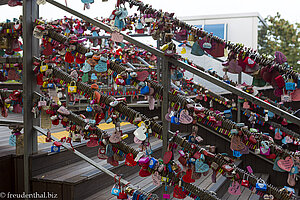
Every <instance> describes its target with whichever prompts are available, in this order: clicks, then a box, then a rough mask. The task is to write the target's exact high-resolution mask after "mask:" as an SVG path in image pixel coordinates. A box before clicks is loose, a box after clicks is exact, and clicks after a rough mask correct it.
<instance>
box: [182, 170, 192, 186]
mask: <svg viewBox="0 0 300 200" xmlns="http://www.w3.org/2000/svg"><path fill="white" fill-rule="evenodd" d="M192 173H193V171H192V170H191V169H188V170H186V174H185V175H184V176H183V177H182V180H183V181H184V182H186V183H194V182H195V179H192Z"/></svg>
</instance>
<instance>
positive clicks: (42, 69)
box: [40, 63, 48, 72]
mask: <svg viewBox="0 0 300 200" xmlns="http://www.w3.org/2000/svg"><path fill="white" fill-rule="evenodd" d="M47 70H48V65H44V64H43V63H42V65H41V66H40V72H45V71H47Z"/></svg>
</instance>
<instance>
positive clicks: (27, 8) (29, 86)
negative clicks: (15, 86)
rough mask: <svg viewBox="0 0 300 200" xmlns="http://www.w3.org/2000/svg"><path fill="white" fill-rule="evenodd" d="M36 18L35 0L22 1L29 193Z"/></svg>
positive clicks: (34, 136) (33, 143)
mask: <svg viewBox="0 0 300 200" xmlns="http://www.w3.org/2000/svg"><path fill="white" fill-rule="evenodd" d="M36 18H38V6H37V3H36V1H35V0H27V1H23V42H24V43H23V109H24V191H25V193H26V194H29V193H30V191H31V188H30V177H31V168H30V160H29V155H31V154H33V153H35V152H37V134H36V131H35V130H34V129H33V123H34V120H32V119H33V113H32V112H31V108H32V99H33V83H34V82H33V80H34V77H35V76H34V73H33V72H32V66H33V64H32V63H33V56H34V54H35V53H36V52H37V50H36V49H34V48H36V47H35V46H33V45H36V44H38V43H37V42H36V41H35V40H34V38H33V35H32V30H33V21H34V20H35V19H36Z"/></svg>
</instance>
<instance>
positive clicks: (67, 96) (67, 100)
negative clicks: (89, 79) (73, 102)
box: [65, 62, 70, 108]
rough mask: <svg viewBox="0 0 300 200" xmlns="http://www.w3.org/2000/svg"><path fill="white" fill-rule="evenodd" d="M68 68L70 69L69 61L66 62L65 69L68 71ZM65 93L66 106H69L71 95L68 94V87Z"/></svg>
mask: <svg viewBox="0 0 300 200" xmlns="http://www.w3.org/2000/svg"><path fill="white" fill-rule="evenodd" d="M68 69H69V63H67V62H65V70H66V72H68ZM65 95H66V108H69V105H70V98H69V95H68V89H67V88H66V89H65Z"/></svg>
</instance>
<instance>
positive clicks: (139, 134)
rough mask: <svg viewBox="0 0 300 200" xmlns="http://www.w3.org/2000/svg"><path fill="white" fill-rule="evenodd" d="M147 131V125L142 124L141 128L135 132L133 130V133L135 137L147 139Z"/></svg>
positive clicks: (141, 139) (142, 139)
mask: <svg viewBox="0 0 300 200" xmlns="http://www.w3.org/2000/svg"><path fill="white" fill-rule="evenodd" d="M146 132H147V128H146V126H145V125H142V126H140V127H139V128H137V129H136V130H135V131H134V132H133V134H134V135H135V137H136V138H137V139H139V140H140V141H144V140H146V138H147V136H146V134H145V133H146Z"/></svg>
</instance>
